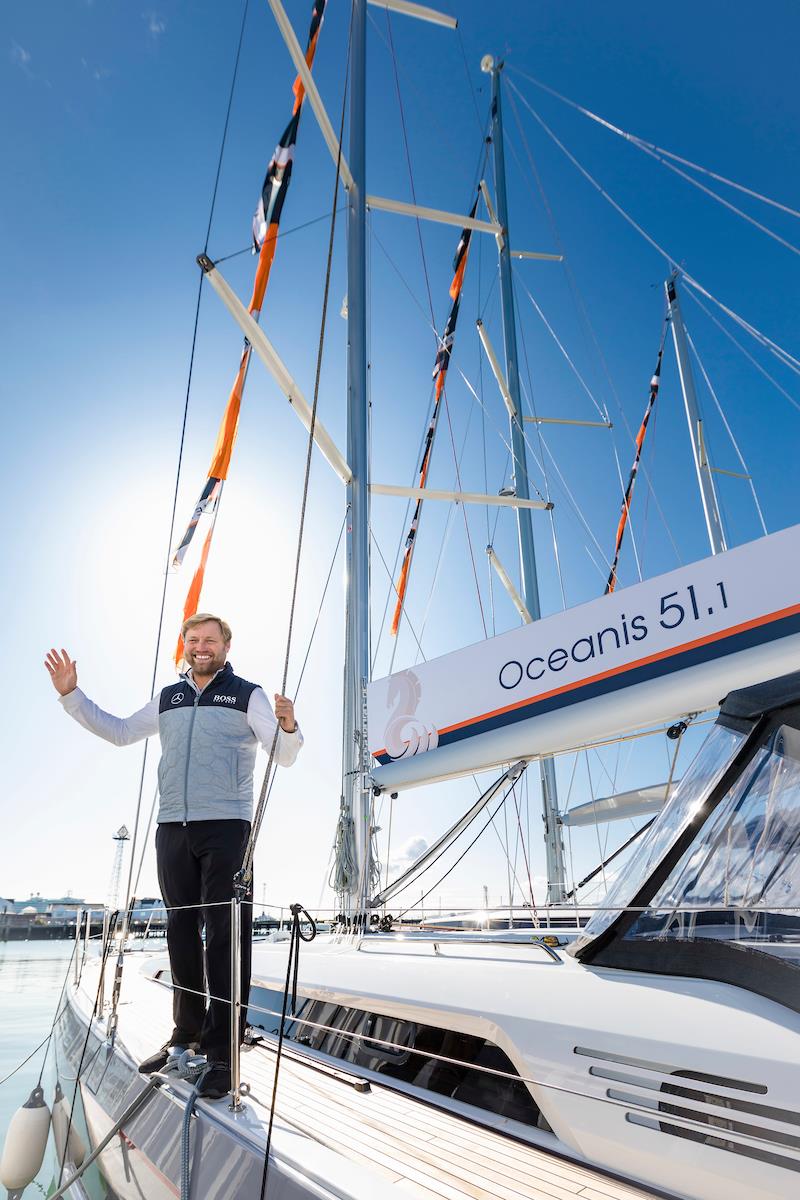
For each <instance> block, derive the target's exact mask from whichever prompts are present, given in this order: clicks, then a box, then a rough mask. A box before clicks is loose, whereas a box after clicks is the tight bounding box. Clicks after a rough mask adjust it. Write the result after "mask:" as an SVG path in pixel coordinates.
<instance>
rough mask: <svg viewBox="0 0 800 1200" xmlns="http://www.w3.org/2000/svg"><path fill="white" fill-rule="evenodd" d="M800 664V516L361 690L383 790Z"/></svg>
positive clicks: (595, 737)
mask: <svg viewBox="0 0 800 1200" xmlns="http://www.w3.org/2000/svg"><path fill="white" fill-rule="evenodd" d="M798 669H800V525H795V526H792V527H791V528H790V529H784V530H782V531H781V532H780V533H773V534H770V535H769V536H768V537H763V538H759V539H758V540H757V541H755V542H749V543H747V544H746V545H743V546H737V547H736V548H735V549H733V550H727V551H725V552H724V553H722V554H717V555H715V556H713V557H711V558H706V559H702V560H701V561H700V562H697V563H693V564H691V565H689V566H684V567H679V568H678V569H677V570H675V571H671V572H669V573H668V574H666V575H661V576H658V577H656V578H654V579H648V580H646V581H645V582H644V583H638V584H635V585H634V586H633V587H629V588H624V589H622V590H620V591H618V592H612V593H609V594H607V595H605V596H600V597H598V598H597V599H595V600H592V601H590V602H589V603H588V604H582V605H580V606H578V607H577V608H572V609H569V610H567V611H566V612H561V613H556V614H554V615H553V616H549V617H545V618H543V619H542V620H540V621H534V622H532V623H531V624H529V625H523V626H522V627H521V628H519V629H513V630H511V631H510V632H508V633H504V634H500V635H499V636H498V637H493V638H488V639H487V640H486V641H484V642H479V643H478V644H477V645H474V646H469V647H467V648H466V649H463V650H457V651H455V652H454V653H452V654H447V655H444V656H443V657H442V658H436V659H429V660H428V661H427V662H424V663H420V664H418V665H417V666H415V667H414V668H413V670H406V671H400V672H396V673H395V674H393V675H390V676H388V677H387V678H385V679H379V680H376V681H374V682H373V683H371V684H369V686H368V689H367V702H368V723H369V744H370V751H371V754H372V758H373V770H372V777H373V780H374V782H375V784H376V785H377V786H379V787H386V788H389V789H390V790H394V789H395V788H400V787H412V786H414V785H416V784H421V783H429V782H431V781H433V780H435V779H446V778H451V777H455V776H459V775H464V774H468V773H471V772H473V771H479V770H484V769H489V768H492V767H495V766H498V765H500V764H502V763H508V762H515V761H517V760H518V759H530V758H536V757H539V756H542V755H547V754H553V753H558V752H560V751H565V750H572V749H576V748H577V747H579V746H584V745H591V744H592V743H594V742H599V741H602V740H605V739H609V738H614V737H617V736H619V735H621V734H625V733H627V732H629V731H632V730H634V729H641V728H643V727H645V726H647V725H651V724H657V723H660V722H665V721H671V720H675V719H676V718H678V717H680V716H683V715H685V714H686V713H692V712H699V711H702V710H704V709H708V708H714V707H716V705H717V704H718V703H719V702H720V700H721V699H722V697H723V696H725V695H726V694H727V693H728V692H729V691H731V690H732V689H734V688H739V687H745V686H747V685H748V684H753V683H758V682H761V681H763V680H764V679H769V678H771V677H772V676H774V675H780V674H785V673H786V672H787V671H791V670H798Z"/></svg>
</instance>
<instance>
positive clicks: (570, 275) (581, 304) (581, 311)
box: [508, 92, 683, 564]
mask: <svg viewBox="0 0 800 1200" xmlns="http://www.w3.org/2000/svg"><path fill="white" fill-rule="evenodd" d="M509 101H510V103H511V109H512V112H513V113H514V120H515V121H516V125H517V130H518V132H519V135H520V138H521V139H522V144H523V146H524V148H525V154H526V157H527V159H528V165H529V167H530V171H531V175H532V177H533V179H534V180H535V182H536V186H537V188H538V191H539V195H540V197H541V200H542V204H543V205H544V209H545V212H546V214H547V220H548V223H549V225H550V229H551V232H552V234H553V238H554V240H555V243H556V246H557V248H558V250H559V252H560V253H561V255H562V258H563V266H564V271H565V274H566V277H567V282H568V284H569V288H570V291H571V292H572V296H573V299H574V301H575V307H576V309H577V310H578V315H579V316H580V318H581V321H582V323H583V326H584V332H585V334H588V338H589V341H590V342H591V344H592V346H593V347H594V350H595V353H596V355H597V359H598V362H599V363H600V367H601V369H602V372H603V374H604V376H605V379H606V383H607V384H608V388H609V391H610V392H611V395H612V396H613V397H614V403H615V404H616V407H617V411H618V413H619V415H620V417H621V419H622V423H623V425H624V427H625V430H626V432H627V434H628V437H629V439H630V441H631V442H632V443H633V444H634V445H635V444H636V437H635V435H634V432H633V430H632V429H631V426H630V422H629V421H628V416H627V413H626V412H625V409H624V408H623V406H622V401H621V400H620V396H619V392H618V391H617V388H616V386H615V384H614V380H613V378H612V375H611V371H610V370H609V366H608V361H607V359H606V356H605V354H604V353H603V347H602V345H601V343H600V339H599V338H598V336H597V333H596V332H595V328H594V325H593V324H592V322H591V319H590V317H589V312H588V309H587V307H586V303H585V301H584V299H583V296H582V294H581V290H580V288H579V287H578V281H577V279H576V277H575V272H574V271H573V270H572V266H571V263H570V260H569V256H568V255H567V253H566V247H565V245H564V242H563V239H562V237H561V234H560V232H559V229H558V225H557V223H556V219H555V215H554V213H553V209H552V206H551V204H550V200H549V198H548V196H547V192H546V191H545V189H544V184H543V182H542V178H541V176H540V174H539V172H538V170H537V168H536V162H535V160H534V157H533V154H532V153H531V148H530V145H529V143H528V139H527V137H526V136H525V129H524V127H523V125H522V121H521V119H520V115H519V110H518V108H517V104H516V101H515V100H514V95H513V93H512V92H509ZM508 144H509V146H510V147H511V151H512V153H513V154H514V156H515V158H516V157H517V155H516V150H515V148H514V143H513V142H512V141H511V140H509V142H508ZM611 439H612V443H613V444H616V432H615V431H614V430H613V429H612V431H611ZM642 474H643V476H644V480H645V483H646V485H647V489H648V495H652V497H653V501H654V503H655V505H656V508H657V510H658V514H659V516H660V518H661V522H662V524H663V526H664V529H665V530H666V533H667V537H668V538H669V540H670V542H671V544H672V548H673V551H674V553H675V560H676V562H677V563H678V564H682V562H683V560H682V558H681V554H680V551H679V549H678V545H677V543H676V541H675V538H674V536H673V533H672V528H671V526H670V522H669V521H668V520H667V518H666V514H665V512H664V510H663V508H662V506H661V502H660V501H659V499H658V495H657V494H656V491H655V487H654V485H653V481H652V480H651V478H650V475H649V473H648V472H647V471H645V470H644V468H643V469H642Z"/></svg>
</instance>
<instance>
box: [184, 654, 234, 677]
mask: <svg viewBox="0 0 800 1200" xmlns="http://www.w3.org/2000/svg"><path fill="white" fill-rule="evenodd" d="M188 663H189V666H190V667H191V668H192V674H193V675H200V676H205V675H214V674H216V672H217V671H219V670H221V668H222V667H224V666H225V659H224V657H223V656H222V655H217V656H215V657H214V658H210V659H208V661H207V662H200V663H198V662H196V661H195V656H194V655H193V654H191V655H189V657H188Z"/></svg>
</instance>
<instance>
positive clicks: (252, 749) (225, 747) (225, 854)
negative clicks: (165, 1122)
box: [45, 613, 303, 1099]
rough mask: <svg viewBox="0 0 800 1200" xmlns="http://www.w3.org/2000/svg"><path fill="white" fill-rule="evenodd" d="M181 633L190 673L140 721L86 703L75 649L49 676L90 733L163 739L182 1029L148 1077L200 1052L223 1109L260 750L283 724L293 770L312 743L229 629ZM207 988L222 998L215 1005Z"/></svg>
mask: <svg viewBox="0 0 800 1200" xmlns="http://www.w3.org/2000/svg"><path fill="white" fill-rule="evenodd" d="M181 633H182V635H183V641H184V661H185V663H186V666H187V670H186V672H185V674H182V675H181V677H180V682H179V683H173V684H171V685H169V686H168V687H165V688H164V689H163V690H162V691H161V693H160V694H159V695H157V696H155V697H154V698H153V699H152V700H151V701H150V703H149V704H146V705H145V706H144V708H141V709H139V711H138V712H135V713H133V714H132V716H130V717H114V716H112V715H111V714H110V713H107V712H104V711H103V710H102V709H101V708H98V706H97V705H96V704H94V703H93V702H92V701H91V700H90V699H89V698H88V697H87V696H86V695H84V693H83V692H82V691H81V689H80V688H79V687H78V672H77V663H75V662H73V661H72V660H71V659H70V656H69V654H67V652H66V650H62V651H61V653H60V654H59V653H58V651H57V650H55V649H53V650H51V651H50V652H49V654H48V655H47V658H46V661H45V666H46V667H47V670H48V672H49V674H50V678H51V680H52V682H53V686H54V687H55V689H56V691H57V692H58V693H59V696H60V698H61V700H60V702H61V704H62V705H63V707H64V709H65V710H66V712H68V713H69V715H70V716H71V717H73V718H74V719H75V720H76V721H77V722H78V723H79V724H80V725H83V727H84V729H88V730H89V731H90V732H91V733H95V734H97V735H98V737H102V738H105V740H106V741H109V742H113V744H114V745H115V746H128V745H130V744H131V743H132V742H138V741H141V740H142V739H143V738H147V737H151V736H152V735H153V734H155V733H156V732H157V733H159V735H160V738H161V761H160V762H159V764H158V787H159V795H160V801H159V811H158V831H157V833H156V859H157V865H158V880H159V884H160V886H161V895H162V896H163V898H164V904H165V905H166V906H167V908H168V909H169V910H170V911H169V912H168V917H167V945H168V948H169V959H170V966H171V968H172V983H173V988H174V990H173V1005H172V1009H173V1020H174V1024H175V1027H174V1029H173V1032H172V1037H171V1038H170V1040H169V1042H168V1043H167V1044H166V1045H164V1046H163V1047H162V1048H161V1050H159V1051H158V1052H157V1053H156V1054H153V1055H152V1056H151V1057H150V1058H149V1059H146V1060H145V1061H144V1062H143V1063H142V1064H141V1066H140V1068H139V1069H140V1071H142V1072H143V1073H144V1074H150V1073H152V1072H153V1071H158V1070H161V1068H162V1067H163V1066H165V1065H166V1062H167V1058H168V1057H169V1055H170V1054H171V1053H177V1052H179V1051H180V1050H181V1049H185V1048H188V1047H191V1048H192V1049H197V1048H199V1050H200V1052H201V1053H203V1054H205V1055H206V1057H207V1059H208V1064H209V1066H208V1069H207V1071H206V1074H205V1076H204V1077H203V1081H202V1083H201V1085H200V1089H199V1090H200V1094H201V1095H203V1096H206V1097H207V1098H209V1099H214V1098H217V1097H220V1096H224V1095H225V1094H226V1092H227V1091H228V1090H229V1089H230V997H231V984H230V955H231V931H230V909H229V906H228V905H227V904H225V903H223V902H224V901H230V899H231V897H232V895H233V877H234V875H235V874H236V872H237V871H238V870H239V868H240V867H241V865H242V858H243V856H244V851H245V847H246V845H247V841H248V837H249V835H250V821H251V819H252V810H253V772H254V767H255V760H256V749H257V746H258V744H259V743H261V745H262V746H264V747H265V749H266V750H267V751H269V750H270V749H271V747H272V743H273V739H274V738H275V730H276V724H277V726H278V734H277V742H276V745H275V758H276V761H277V762H278V763H279V764H280V765H281V766H284V767H289V766H291V765H292V763H293V762H294V760H295V759H296V758H297V755H298V752H299V750H300V747H301V746H302V744H303V736H302V734H301V733H300V730H299V728H298V726H297V722H296V720H295V715H294V707H293V705H292V702H291V700H288V699H287V698H286V696H280V695H276V696H275V710H274V712H273V710H272V707H271V706H270V703H269V701H268V699H267V697H266V695H265V694H264V692H263V690H262V689H261V688H260V687H259V686H258V685H257V684H254V683H248V682H247V680H246V679H241V678H240V677H239V676H238V675H235V674H234V672H233V668H232V667H231V665H230V663H229V662H228V661H227V657H228V651H229V650H230V645H231V630H230V627H229V626H228V625H227V623H226V622H225V621H223V620H221V619H220V618H219V617H215V616H212V615H211V614H210V613H198V614H197V615H196V616H194V617H190V618H189V619H188V620H187V621H184V623H183V628H182V630H181ZM251 899H252V891H251V894H250V896H248V900H251ZM201 904H202V905H204V906H206V907H204V908H202V909H201V908H200V907H199V906H200V905H201ZM252 911H253V910H252V905H251V904H250V903H247V904H244V905H243V906H242V1012H243V1013H246V1011H247V997H248V991H249V986H250V950H251V932H252ZM203 926H205V935H206V938H205V956H204V954H203V943H202V938H201V930H202V928H203ZM204 959H205V978H204ZM206 984H207V985H208V992H209V994H210V996H211V997H212V999H211V1000H210V1002H209V1004H208V1007H206V1002H205V993H206ZM242 1028H244V1025H243V1026H242Z"/></svg>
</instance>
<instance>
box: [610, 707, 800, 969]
mask: <svg viewBox="0 0 800 1200" xmlns="http://www.w3.org/2000/svg"><path fill="white" fill-rule="evenodd" d="M653 937H659V938H668V939H670V940H695V939H698V938H705V939H715V940H718V941H724V942H737V943H740V944H742V945H745V946H747V947H749V948H751V949H756V950H759V951H762V952H763V953H766V954H771V955H774V956H777V957H780V958H783V959H786V960H788V961H790V962H794V963H797V964H800V732H798V730H796V729H793V728H791V727H790V726H785V725H784V726H781V727H779V728H778V729H777V730H776V731H775V732H774V733H773V734H772V736H771V737H770V739H769V741H768V742H767V744H766V745H764V746H763V747H762V748H761V749H760V750H759V751H758V753H757V754H756V755H755V757H754V758H753V760H752V761H751V762H750V764H749V765H748V766H747V768H746V769H745V770H744V772H743V773H742V775H741V776H740V777H739V778H738V779H737V780H736V783H735V784H734V785H733V787H732V788H731V789H730V791H729V792H728V794H727V795H726V796H724V797H723V798H722V800H721V801H720V802H719V804H718V805H717V806H716V808H715V809H714V811H713V812H712V813H711V814H710V815H709V817H708V819H707V820H706V821H705V822H704V824H703V826H702V828H701V829H700V830H699V831H698V835H697V837H696V838H695V840H694V842H693V843H692V844H691V845H690V846H689V847H688V849H687V850H686V852H685V853H684V854H683V856H682V857H681V859H680V860H679V861H678V862H677V863H676V865H675V867H674V869H673V870H672V872H671V874H670V876H669V878H668V879H667V880H666V881H665V883H664V884H663V886H662V887H661V888H660V889H659V891H658V892H657V893H656V895H654V896H653V898H652V900H651V901H650V904H649V907H648V910H647V911H646V912H644V913H642V915H641V917H639V918H638V919H637V921H636V923H635V924H634V925H633V926H632V928H631V929H630V930H629V931H628V933H627V935H626V940H630V939H643V938H653Z"/></svg>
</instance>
